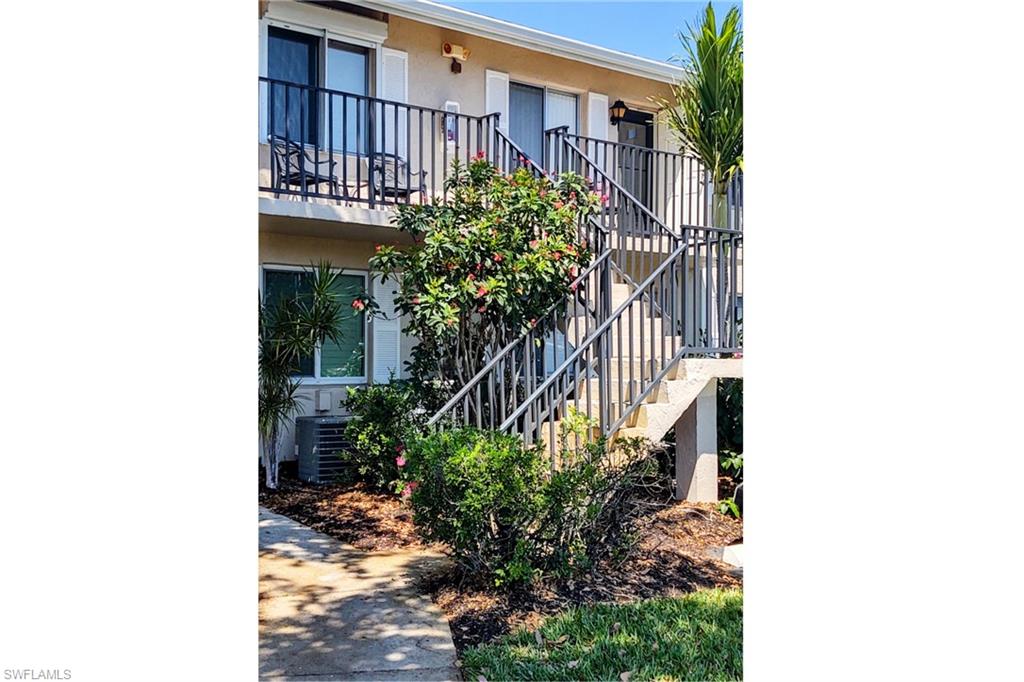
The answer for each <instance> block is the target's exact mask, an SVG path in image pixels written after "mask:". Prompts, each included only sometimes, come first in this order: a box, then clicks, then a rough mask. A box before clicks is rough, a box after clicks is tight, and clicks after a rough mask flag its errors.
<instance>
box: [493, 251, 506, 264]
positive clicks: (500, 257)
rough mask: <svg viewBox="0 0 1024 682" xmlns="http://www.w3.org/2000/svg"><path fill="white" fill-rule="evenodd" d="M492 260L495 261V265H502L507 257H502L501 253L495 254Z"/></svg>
mask: <svg viewBox="0 0 1024 682" xmlns="http://www.w3.org/2000/svg"><path fill="white" fill-rule="evenodd" d="M492 258H493V259H494V262H495V263H500V262H501V261H503V260H505V257H504V256H502V255H501V254H500V253H496V254H494V256H492Z"/></svg>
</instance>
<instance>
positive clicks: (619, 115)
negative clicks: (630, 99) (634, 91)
mask: <svg viewBox="0 0 1024 682" xmlns="http://www.w3.org/2000/svg"><path fill="white" fill-rule="evenodd" d="M608 111H610V112H611V113H612V125H613V126H615V125H618V124H619V121H621V120H622V119H623V118H625V117H626V112H627V111H629V107H627V106H626V103H625V102H623V101H622V100H621V99H617V100H615V104H613V105H611V106H610V107H608Z"/></svg>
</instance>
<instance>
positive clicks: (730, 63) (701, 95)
mask: <svg viewBox="0 0 1024 682" xmlns="http://www.w3.org/2000/svg"><path fill="white" fill-rule="evenodd" d="M687 30H688V31H689V34H688V35H687V34H686V33H683V32H682V31H680V32H679V42H680V43H682V45H683V50H684V54H683V55H682V56H680V57H677V58H676V59H677V61H679V62H680V63H681V64H682V66H683V68H684V69H685V70H686V74H685V76H684V77H683V80H682V81H680V82H679V83H676V84H674V85H673V86H672V94H673V97H674V99H675V102H669V101H667V100H665V99H664V98H659V99H657V100H656V101H657V102H658V104H659V105H660V106H661V107H662V108H663V112H664V114H663V115H664V116H665V121H666V123H667V124H668V127H669V129H670V130H672V131H673V132H674V133H675V134H676V137H678V138H679V141H680V143H681V144H682V147H683V151H685V152H689V153H691V154H695V155H696V156H697V157H699V158H700V159H701V161H702V162H703V163H704V165H705V167H706V168H707V169H708V172H709V174H710V176H711V178H710V179H711V191H712V193H713V199H712V207H713V209H712V210H713V212H714V214H713V220H714V223H713V224H714V225H715V226H716V227H725V226H726V221H727V210H728V207H727V205H726V193H727V191H728V186H729V181H730V180H732V178H733V176H734V175H735V174H736V173H737V172H741V171H742V170H743V31H742V30H741V29H740V12H739V9H737V8H736V7H733V8H732V9H730V10H729V11H728V13H727V14H726V15H725V19H724V21H722V25H721V27H719V26H718V23H717V21H716V19H715V10H714V8H713V7H712V6H711V3H710V2H709V3H708V6H707V7H706V8H705V10H704V19H703V21H701V23H700V24H699V25H698V26H696V27H693V26H687Z"/></svg>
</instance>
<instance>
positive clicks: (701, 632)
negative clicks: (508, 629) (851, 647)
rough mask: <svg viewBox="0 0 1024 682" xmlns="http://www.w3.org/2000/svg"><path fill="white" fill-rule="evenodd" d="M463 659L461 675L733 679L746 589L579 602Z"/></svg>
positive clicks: (738, 666) (737, 675)
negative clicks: (631, 601)
mask: <svg viewBox="0 0 1024 682" xmlns="http://www.w3.org/2000/svg"><path fill="white" fill-rule="evenodd" d="M540 633H541V635H542V637H543V641H544V644H543V645H541V644H538V642H537V637H536V634H535V633H533V632H531V631H520V632H515V633H512V634H511V635H508V636H506V637H504V638H502V639H501V640H498V641H497V642H494V643H491V644H486V645H482V646H477V647H474V648H472V649H470V650H468V651H466V652H465V653H464V655H463V657H462V665H463V671H464V674H463V677H464V679H467V680H470V681H475V680H477V677H478V676H479V675H483V676H484V677H485V678H486V679H487V680H488V681H489V682H494V681H496V680H619V679H620V675H621V674H622V673H624V672H629V673H630V675H629V680H630V682H635V681H636V680H666V681H667V680H738V679H742V677H743V593H742V592H740V591H739V590H719V589H715V590H704V591H700V592H694V593H692V594H688V595H685V596H683V597H676V598H661V599H651V600H648V601H642V602H637V603H635V604H623V605H599V606H591V607H586V608H576V609H572V610H570V611H566V612H565V613H561V614H559V615H557V616H555V617H553V618H549V619H548V620H547V621H546V622H545V623H544V625H543V626H542V627H541V629H540Z"/></svg>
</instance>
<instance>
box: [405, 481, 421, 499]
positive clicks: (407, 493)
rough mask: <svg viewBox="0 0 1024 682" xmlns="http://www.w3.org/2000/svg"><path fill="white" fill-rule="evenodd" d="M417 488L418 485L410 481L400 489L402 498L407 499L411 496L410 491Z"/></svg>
mask: <svg viewBox="0 0 1024 682" xmlns="http://www.w3.org/2000/svg"><path fill="white" fill-rule="evenodd" d="M418 486H419V483H417V482H416V481H410V482H408V483H406V484H405V487H404V488H402V497H409V496H410V495H412V491H414V490H416V488H417V487H418Z"/></svg>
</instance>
